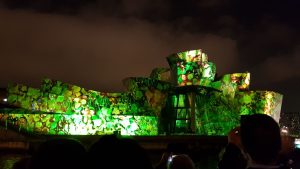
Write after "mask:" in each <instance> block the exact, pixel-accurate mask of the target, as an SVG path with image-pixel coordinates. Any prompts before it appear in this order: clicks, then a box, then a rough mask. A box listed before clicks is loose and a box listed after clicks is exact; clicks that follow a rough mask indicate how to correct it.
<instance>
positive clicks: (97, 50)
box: [0, 10, 237, 91]
mask: <svg viewBox="0 0 300 169" xmlns="http://www.w3.org/2000/svg"><path fill="white" fill-rule="evenodd" d="M4 19H5V20H6V22H5V24H3V25H2V27H1V30H2V31H1V37H2V38H1V40H0V44H1V46H0V49H1V50H0V55H1V56H3V57H4V58H5V62H1V63H2V64H1V66H0V67H1V69H2V72H5V74H6V75H5V76H4V78H3V81H2V82H1V83H2V84H1V85H2V86H5V85H6V82H12V81H13V82H15V81H16V80H17V81H18V82H26V83H30V84H34V85H35V86H37V84H38V82H39V81H40V79H41V78H42V77H44V76H49V77H50V78H54V79H59V80H63V81H67V82H70V83H75V84H79V85H82V86H85V87H87V88H93V89H97V90H109V91H119V90H121V89H122V84H121V80H122V79H123V78H125V77H127V76H148V75H149V74H150V72H151V70H152V69H153V68H155V67H168V65H167V61H166V57H167V56H168V55H169V54H171V53H175V52H179V51H184V50H189V49H198V48H199V47H200V46H201V47H203V48H204V49H205V51H206V53H208V54H209V55H212V56H211V57H210V58H211V60H212V61H214V62H216V63H217V64H219V66H218V70H219V71H222V72H226V71H229V70H230V68H232V67H226V64H228V65H230V64H232V63H235V62H236V57H237V53H236V51H237V49H236V44H235V41H233V40H231V39H229V38H223V37H219V36H216V35H209V34H201V33H198V34H195V33H187V32H178V31H175V30H173V29H172V28H171V27H170V26H168V25H157V24H153V23H151V22H147V21H144V20H136V19H119V18H110V17H102V18H98V20H97V21H93V22H89V21H86V20H84V18H80V17H72V16H62V15H53V14H52V15H49V14H41V13H39V14H37V13H33V12H27V11H9V10H1V12H0V20H4ZM222 46H223V47H225V48H222ZM210 51H211V52H210Z"/></svg>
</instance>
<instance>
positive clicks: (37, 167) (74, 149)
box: [30, 139, 86, 169]
mask: <svg viewBox="0 0 300 169" xmlns="http://www.w3.org/2000/svg"><path fill="white" fill-rule="evenodd" d="M85 159H86V150H85V148H84V146H83V145H82V144H81V143H80V142H78V141H77V140H73V139H52V140H48V141H46V142H44V143H42V144H41V145H40V146H39V147H38V149H37V151H36V152H35V153H34V154H33V157H32V160H31V162H30V168H31V169H53V168H56V169H65V168H72V169H83V168H84V167H85V166H84V165H85V164H86V163H85Z"/></svg>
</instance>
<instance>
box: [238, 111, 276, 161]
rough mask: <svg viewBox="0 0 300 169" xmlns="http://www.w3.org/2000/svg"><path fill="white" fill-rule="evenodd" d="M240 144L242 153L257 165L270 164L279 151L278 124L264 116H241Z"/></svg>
mask: <svg viewBox="0 0 300 169" xmlns="http://www.w3.org/2000/svg"><path fill="white" fill-rule="evenodd" d="M240 135H241V142H242V145H243V148H244V151H245V152H246V153H248V154H249V155H250V157H251V159H252V160H253V161H255V162H256V163H259V164H271V163H273V162H274V161H275V160H276V159H277V156H278V153H279V152H280V150H281V136H280V129H279V125H278V123H277V122H276V121H275V120H274V119H273V118H272V117H270V116H268V115H264V114H254V115H243V116H241V133H240Z"/></svg>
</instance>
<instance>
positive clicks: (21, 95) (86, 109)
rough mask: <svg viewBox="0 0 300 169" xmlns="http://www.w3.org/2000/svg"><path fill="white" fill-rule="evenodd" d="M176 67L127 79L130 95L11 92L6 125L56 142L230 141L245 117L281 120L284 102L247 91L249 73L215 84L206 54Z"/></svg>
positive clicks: (47, 86) (188, 56)
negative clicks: (66, 138) (87, 138)
mask: <svg viewBox="0 0 300 169" xmlns="http://www.w3.org/2000/svg"><path fill="white" fill-rule="evenodd" d="M167 60H168V62H169V65H170V68H155V69H153V71H152V72H151V75H150V77H130V78H126V79H124V80H123V83H124V85H125V86H126V88H127V91H125V92H122V93H105V92H98V91H93V90H87V89H85V88H82V87H79V86H76V85H71V84H68V83H63V82H61V81H56V80H51V79H44V80H43V81H42V84H41V87H40V88H38V89H36V88H31V87H28V86H25V85H20V84H16V85H9V86H8V88H7V90H8V103H9V104H11V105H14V106H17V107H19V108H16V109H0V122H1V123H2V125H5V126H6V127H11V128H15V129H17V130H19V131H20V132H27V133H32V134H53V135H74V134H75V135H102V134H109V133H113V132H115V131H118V132H120V133H121V134H122V135H158V134H165V133H169V134H187V133H193V134H199V135H226V134H227V133H228V131H230V130H231V129H232V128H234V127H235V126H237V125H239V118H240V115H243V114H255V113H264V114H268V115H270V116H272V117H274V118H275V119H276V120H277V121H279V117H280V109H281V103H282V95H281V94H279V93H276V92H272V91H249V86H250V73H248V72H246V73H232V74H225V75H223V76H221V77H218V78H217V80H216V79H215V76H216V66H215V64H214V63H212V62H210V61H209V60H208V56H207V54H205V53H204V52H203V51H202V50H200V49H199V50H190V51H185V52H180V53H175V54H172V55H170V56H169V57H167Z"/></svg>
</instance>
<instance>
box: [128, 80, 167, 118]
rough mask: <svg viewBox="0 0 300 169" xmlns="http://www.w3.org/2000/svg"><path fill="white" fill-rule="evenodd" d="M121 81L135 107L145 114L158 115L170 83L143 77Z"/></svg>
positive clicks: (163, 104)
mask: <svg viewBox="0 0 300 169" xmlns="http://www.w3.org/2000/svg"><path fill="white" fill-rule="evenodd" d="M123 82H124V84H125V86H126V87H127V90H128V93H129V94H130V96H132V98H133V100H132V102H133V103H134V104H136V106H137V107H139V108H142V109H143V111H144V112H145V113H146V114H149V113H150V112H152V113H150V115H154V116H156V117H159V116H160V112H161V109H162V108H163V107H164V106H165V102H166V99H167V96H168V92H169V91H170V90H171V89H172V85H171V83H168V82H164V81H160V80H156V79H152V78H144V77H132V78H126V79H124V81H123Z"/></svg>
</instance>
